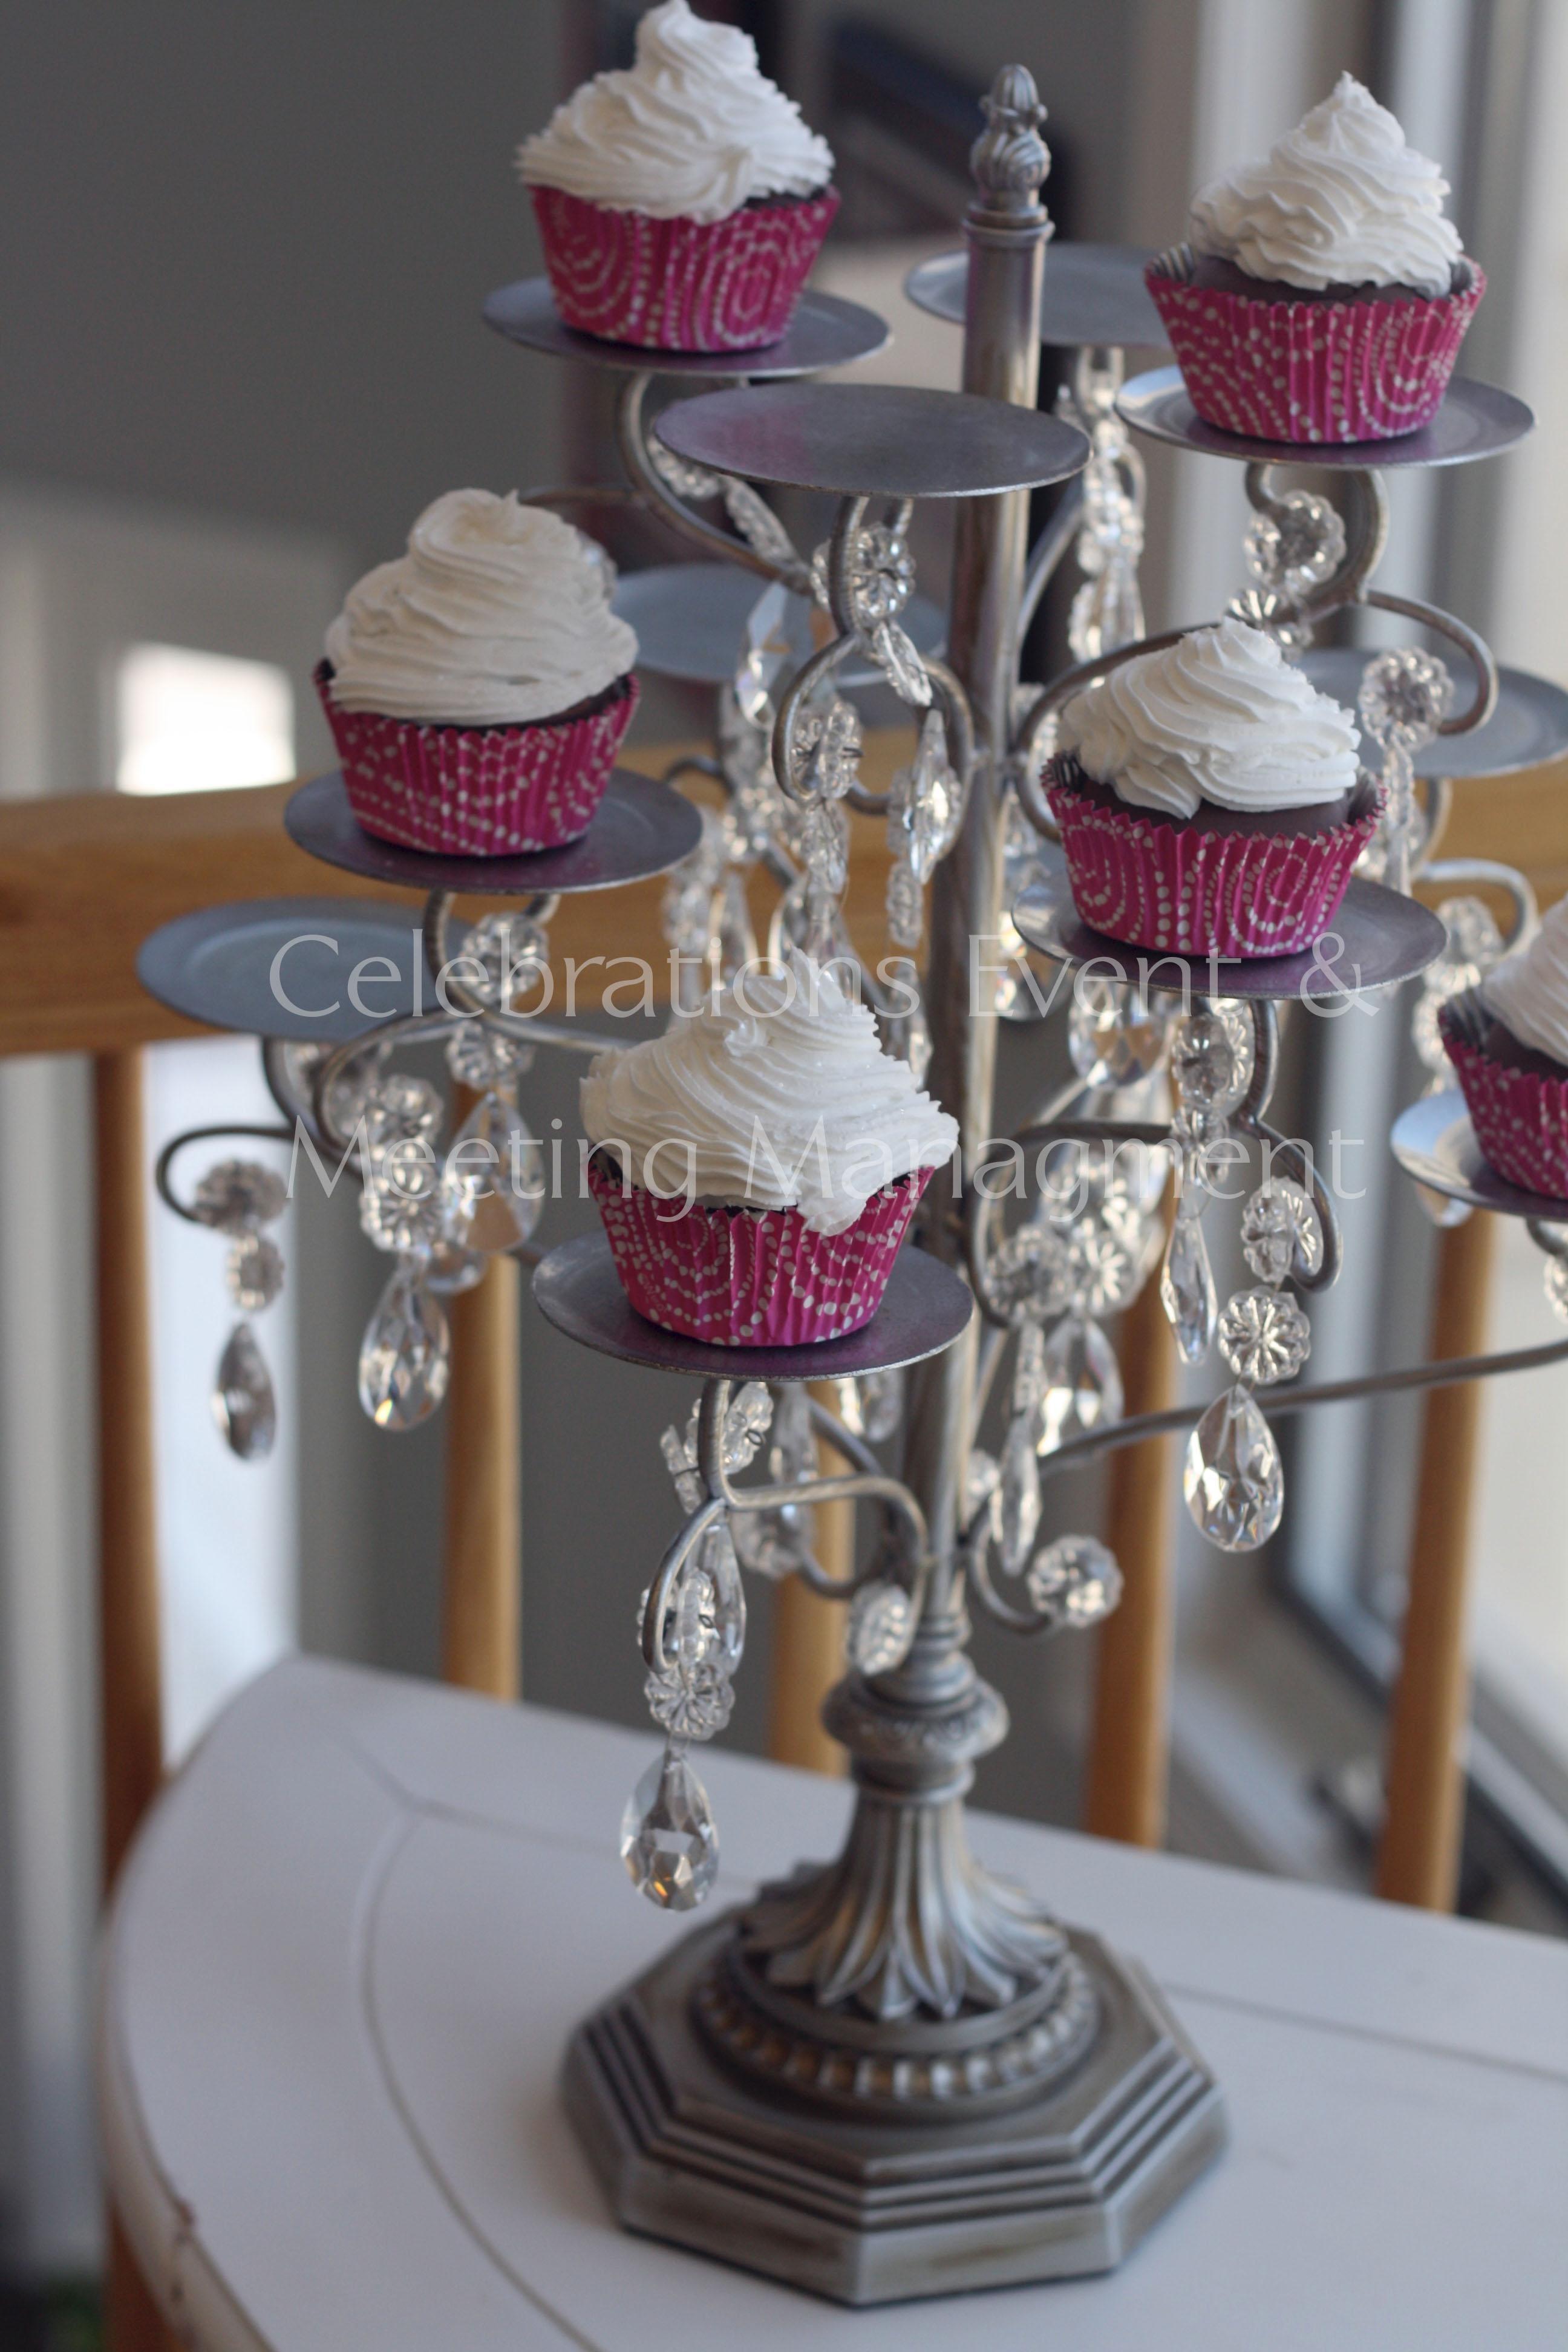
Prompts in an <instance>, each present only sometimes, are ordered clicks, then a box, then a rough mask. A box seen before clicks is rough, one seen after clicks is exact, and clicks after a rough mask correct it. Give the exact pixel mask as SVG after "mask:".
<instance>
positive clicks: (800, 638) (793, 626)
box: [733, 581, 811, 727]
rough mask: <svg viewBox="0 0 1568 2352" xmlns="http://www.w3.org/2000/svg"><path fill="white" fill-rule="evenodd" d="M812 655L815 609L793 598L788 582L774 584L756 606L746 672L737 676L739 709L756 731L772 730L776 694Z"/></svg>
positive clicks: (744, 658) (744, 655) (748, 632)
mask: <svg viewBox="0 0 1568 2352" xmlns="http://www.w3.org/2000/svg"><path fill="white" fill-rule="evenodd" d="M809 654H811V607H809V604H806V602H804V600H802V597H797V595H790V591H787V588H785V585H783V581H773V585H771V588H764V591H762V595H759V597H757V602H754V604H752V609H750V614H748V621H745V642H742V646H741V668H738V670H736V689H733V691H736V703H738V706H741V715H742V718H745V719H750V724H752V727H762V724H771V718H773V689H775V687H778V682H781V679H783V677H790V675H793V673H795V670H797V668H799V666H802V661H806V656H809Z"/></svg>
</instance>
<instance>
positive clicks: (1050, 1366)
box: [1036, 1315, 1121, 1454]
mask: <svg viewBox="0 0 1568 2352" xmlns="http://www.w3.org/2000/svg"><path fill="white" fill-rule="evenodd" d="M1120 1420H1121V1367H1120V1366H1119V1365H1118V1363H1117V1360H1116V1352H1115V1350H1114V1349H1113V1348H1112V1347H1111V1344H1110V1340H1109V1339H1107V1338H1106V1336H1105V1334H1104V1332H1103V1331H1102V1330H1101V1329H1100V1326H1099V1324H1098V1323H1093V1322H1086V1321H1084V1320H1083V1319H1082V1318H1080V1317H1079V1316H1077V1315H1064V1316H1063V1318H1062V1319H1061V1321H1060V1322H1059V1323H1058V1325H1057V1327H1056V1329H1055V1330H1054V1331H1053V1332H1052V1333H1051V1335H1050V1337H1049V1338H1048V1339H1047V1341H1046V1391H1045V1395H1044V1396H1043V1397H1042V1399H1041V1401H1040V1412H1039V1435H1038V1437H1037V1440H1036V1445H1037V1451H1038V1452H1039V1453H1041V1454H1051V1453H1054V1452H1055V1450H1056V1448H1057V1447H1058V1445H1063V1444H1066V1442H1067V1440H1068V1438H1069V1437H1077V1436H1079V1434H1080V1433H1082V1432H1084V1431H1086V1430H1090V1429H1100V1428H1102V1427H1103V1426H1104V1425H1105V1424H1106V1423H1108V1422H1112V1421H1120Z"/></svg>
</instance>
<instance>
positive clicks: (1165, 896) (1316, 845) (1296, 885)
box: [1046, 759, 1378, 956]
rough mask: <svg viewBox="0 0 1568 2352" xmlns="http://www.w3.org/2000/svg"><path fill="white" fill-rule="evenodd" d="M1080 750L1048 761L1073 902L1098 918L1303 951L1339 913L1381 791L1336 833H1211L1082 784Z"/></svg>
mask: <svg viewBox="0 0 1568 2352" xmlns="http://www.w3.org/2000/svg"><path fill="white" fill-rule="evenodd" d="M1081 773H1082V772H1081V770H1079V768H1078V767H1077V764H1076V762H1068V761H1063V760H1059V759H1058V760H1053V761H1050V762H1049V764H1048V765H1047V770H1046V786H1047V797H1048V799H1049V801H1050V804H1051V814H1052V815H1053V816H1054V817H1055V818H1056V820H1057V823H1058V825H1059V826H1060V828H1061V836H1062V848H1063V850H1064V852H1065V853H1066V856H1067V866H1068V882H1069V883H1070V884H1071V886H1072V898H1073V905H1074V906H1075V907H1076V908H1078V911H1079V915H1080V916H1081V917H1082V918H1083V920H1084V921H1085V922H1086V923H1087V924H1088V925H1089V929H1091V930H1096V931H1103V932H1104V934H1105V936H1106V938H1107V939H1111V940H1121V942H1122V943H1123V945H1125V946H1127V947H1135V948H1153V949H1159V950H1163V951H1166V952H1169V953H1171V954H1174V955H1189V956H1210V955H1217V956H1276V955H1296V954H1298V953H1299V952H1300V950H1301V949H1303V948H1310V946H1311V944H1312V942H1313V940H1318V939H1321V937H1322V935H1323V933H1324V931H1325V930H1327V929H1328V927H1329V925H1330V924H1331V922H1332V921H1333V919H1334V917H1335V916H1336V915H1337V914H1338V912H1339V908H1340V901H1341V899H1342V898H1343V897H1344V895H1345V889H1346V886H1347V885H1348V883H1349V881H1350V878H1351V873H1352V868H1353V867H1354V865H1355V862H1356V859H1357V858H1358V857H1359V856H1361V854H1362V851H1363V849H1364V848H1365V847H1366V845H1367V843H1368V842H1369V841H1370V840H1371V838H1372V835H1373V830H1374V829H1375V827H1376V824H1377V813H1378V803H1376V802H1375V801H1374V802H1373V804H1372V806H1371V807H1369V808H1367V809H1365V810H1363V813H1362V814H1361V815H1359V816H1355V817H1351V818H1348V819H1347V820H1346V822H1345V823H1344V824H1337V825H1335V826H1333V827H1332V829H1331V831H1330V832H1328V833H1313V834H1274V833H1224V832H1218V833H1200V832H1198V831H1196V830H1195V828H1194V827H1193V826H1191V825H1180V824H1167V823H1165V822H1164V821H1163V819H1161V818H1159V817H1156V816H1148V815H1144V814H1140V813H1139V812H1137V811H1135V810H1133V809H1131V808H1126V809H1123V808H1115V809H1107V808H1101V807H1100V806H1098V805H1097V803H1094V802H1093V801H1090V800H1089V799H1087V798H1086V797H1085V795H1084V794H1083V793H1081V792H1079V791H1077V790H1075V789H1074V786H1073V782H1072V778H1073V777H1075V776H1079V777H1081Z"/></svg>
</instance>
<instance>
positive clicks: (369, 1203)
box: [356, 1071, 452, 1431]
mask: <svg viewBox="0 0 1568 2352" xmlns="http://www.w3.org/2000/svg"><path fill="white" fill-rule="evenodd" d="M442 1116H443V1110H442V1103H441V1097H440V1096H439V1095H438V1094H437V1092H436V1089H435V1087H433V1086H431V1085H430V1084H429V1083H428V1081H427V1080H426V1079H424V1078H416V1077H410V1076H406V1075H405V1073H403V1072H401V1071H391V1072H389V1073H388V1074H387V1075H386V1076H384V1077H383V1078H382V1079H380V1080H379V1081H378V1083H377V1084H376V1085H375V1086H374V1087H372V1088H371V1090H370V1093H369V1094H368V1096H367V1097H366V1099H365V1106H364V1111H363V1118H362V1120H361V1122H360V1126H359V1128H358V1129H357V1130H356V1131H357V1132H358V1133H359V1134H360V1135H362V1136H363V1161H364V1187H363V1191H362V1192H361V1194H360V1227H361V1230H362V1231H363V1234H365V1237H366V1239H367V1240H369V1241H371V1242H373V1243H374V1245H375V1247H376V1248H377V1249H380V1250H385V1251H387V1252H388V1253H389V1254H390V1255H392V1256H393V1257H395V1260H396V1264H395V1266H394V1269H393V1273H392V1278H391V1280H390V1281H389V1282H388V1284H387V1286H386V1288H385V1290H384V1292H383V1293H382V1296H381V1299H380V1302H379V1304H378V1305H377V1307H376V1309H375V1312H374V1315H373V1316H372V1317H371V1319H370V1321H369V1323H368V1325H367V1326H366V1328H365V1335H364V1339H363V1343H362V1345H361V1348H360V1356H359V1399H360V1402H361V1404H362V1405H363V1408H364V1410H365V1412H367V1413H368V1414H369V1416H370V1418H371V1420H372V1421H374V1423H375V1424H376V1427H377V1428H378V1429H388V1430H394V1431H403V1430H407V1429H414V1428H416V1427H417V1426H418V1424H419V1423H420V1422H422V1421H425V1420H426V1419H428V1417H429V1415H430V1414H431V1413H433V1412H435V1411H436V1409H437V1406H438V1405H439V1404H440V1402H441V1400H442V1398H443V1397H444V1396H445V1395H446V1393H447V1379H448V1377H449V1375H450V1370H451V1360H450V1339H449V1335H448V1332H447V1318H446V1316H445V1314H444V1313H443V1311H442V1308H441V1306H440V1302H439V1301H438V1300H437V1298H435V1297H433V1296H432V1295H431V1292H430V1287H429V1281H428V1277H429V1275H430V1273H431V1270H432V1266H433V1264H434V1262H435V1260H436V1256H437V1251H438V1249H440V1248H441V1247H442V1246H444V1245H445V1244H447V1243H448V1241H449V1239H450V1234H449V1219H450V1213H451V1208H452V1193H451V1188H450V1186H449V1184H448V1181H447V1172H446V1170H445V1168H444V1167H443V1165H442V1163H441V1161H440V1160H439V1159H438V1158H437V1151H436V1146H435V1137H436V1134H437V1130H438V1129H439V1128H440V1124H441V1119H442Z"/></svg>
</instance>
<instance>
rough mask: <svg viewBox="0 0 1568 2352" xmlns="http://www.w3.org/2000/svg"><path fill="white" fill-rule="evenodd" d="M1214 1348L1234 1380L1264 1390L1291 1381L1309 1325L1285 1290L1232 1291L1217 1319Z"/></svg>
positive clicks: (1307, 1344) (1306, 1350) (1305, 1350)
mask: <svg viewBox="0 0 1568 2352" xmlns="http://www.w3.org/2000/svg"><path fill="white" fill-rule="evenodd" d="M1218 1336H1219V1351H1220V1354H1221V1355H1222V1356H1223V1357H1224V1358H1225V1360H1226V1363H1227V1364H1228V1365H1229V1366H1230V1369H1231V1370H1232V1371H1233V1372H1234V1373H1235V1374H1236V1377H1237V1380H1238V1381H1248V1382H1250V1384H1251V1385H1252V1386H1253V1387H1254V1388H1260V1389H1261V1388H1268V1387H1271V1386H1272V1385H1273V1383H1274V1382H1275V1381H1289V1380H1293V1379H1294V1378H1295V1376H1296V1374H1297V1373H1298V1372H1299V1371H1300V1369H1301V1367H1302V1365H1303V1364H1304V1363H1305V1362H1306V1360H1307V1358H1308V1356H1309V1354H1310V1352H1311V1346H1312V1327H1311V1325H1310V1323H1309V1322H1308V1320H1307V1318H1306V1317H1305V1315H1304V1314H1303V1313H1302V1312H1301V1309H1300V1307H1298V1305H1297V1304H1296V1301H1295V1300H1294V1299H1293V1298H1292V1297H1291V1296H1290V1294H1289V1291H1288V1290H1238V1291H1237V1294H1236V1296H1235V1297H1234V1298H1232V1299H1231V1300H1229V1302H1228V1303H1227V1305H1226V1309H1225V1312H1224V1314H1223V1315H1222V1316H1221V1317H1220V1318H1219V1335H1218Z"/></svg>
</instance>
